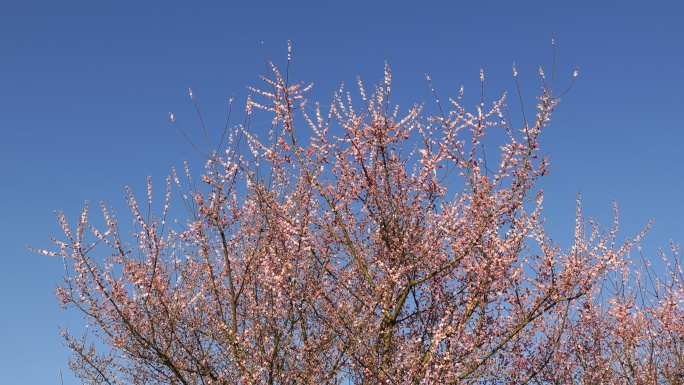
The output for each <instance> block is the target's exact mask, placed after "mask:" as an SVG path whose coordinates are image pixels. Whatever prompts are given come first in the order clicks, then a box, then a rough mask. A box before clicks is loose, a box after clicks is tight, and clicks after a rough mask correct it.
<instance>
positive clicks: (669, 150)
mask: <svg viewBox="0 0 684 385" xmlns="http://www.w3.org/2000/svg"><path fill="white" fill-rule="evenodd" d="M682 20H684V5H681V3H680V2H675V1H669V2H650V3H649V4H648V5H647V4H646V2H637V1H572V2H549V1H517V2H504V1H496V2H495V1H468V2H465V1H440V2H437V1H423V2H420V3H419V2H416V1H412V2H411V1H403V0H394V1H355V0H348V1H338V2H327V1H321V0H318V1H290V2H283V1H279V2H275V1H261V2H247V1H241V2H237V1H224V2H219V1H213V2H212V1H192V2H191V1H164V2H161V1H158V2H153V1H140V2H132V1H116V2H93V1H60V2H57V1H44V2H37V1H23V0H22V1H14V0H4V1H2V2H1V3H0V69H1V70H0V132H1V134H2V140H0V181H1V182H0V183H1V186H2V188H1V189H0V194H2V195H1V199H0V244H2V245H3V248H2V251H0V259H1V261H2V265H0V266H1V267H0V293H2V295H1V296H0V383H3V384H37V385H39V384H59V383H60V382H59V381H60V378H59V374H58V370H59V368H62V369H63V370H64V371H65V375H64V383H65V384H76V383H77V381H76V380H75V379H73V377H72V376H71V375H70V374H69V373H68V368H67V358H68V356H69V352H68V350H67V349H66V348H64V347H62V342H61V337H60V336H59V334H58V325H63V326H71V327H72V328H75V329H76V330H78V328H79V327H81V326H82V321H81V318H80V315H79V314H77V313H75V312H70V311H62V310H60V309H59V307H58V305H57V302H56V300H55V298H54V294H53V292H54V288H55V285H56V284H58V283H59V282H61V277H62V273H63V271H62V267H61V261H60V260H58V259H56V258H48V257H44V256H39V255H34V254H33V253H31V252H29V251H28V250H27V249H26V244H29V243H30V244H31V245H34V246H36V247H40V248H46V247H49V246H50V244H49V241H48V239H47V235H48V234H52V235H59V234H60V229H59V227H58V225H57V223H56V221H55V218H54V215H53V211H54V210H63V211H64V212H65V213H66V214H67V216H68V217H69V218H76V217H77V215H78V214H79V212H80V208H81V207H82V205H83V203H84V201H85V200H90V201H91V202H93V203H96V202H99V201H100V200H103V201H105V202H106V203H107V204H108V205H111V206H114V207H116V208H118V209H119V211H120V212H122V213H123V212H124V210H125V202H124V199H123V198H124V194H125V190H124V188H125V186H131V188H132V189H133V191H134V192H137V193H138V194H139V195H141V196H142V195H143V194H145V182H146V178H147V176H148V175H151V176H152V178H153V180H154V181H156V182H158V185H157V186H158V189H157V191H161V189H162V188H161V187H162V182H163V179H164V178H165V176H166V175H167V174H168V173H169V171H170V168H171V167H172V166H176V167H178V166H181V164H182V160H183V159H184V158H188V159H189V160H190V161H191V162H193V161H194V165H195V166H196V168H195V169H196V170H199V165H200V160H199V158H198V157H197V155H196V154H195V153H194V152H193V150H192V148H191V147H190V146H189V145H188V143H187V142H186V141H185V139H184V138H183V137H182V135H181V134H180V133H179V132H178V131H177V130H176V128H175V127H174V126H173V125H172V123H171V122H170V120H169V118H168V115H167V114H168V112H169V111H172V112H174V114H175V116H176V117H177V118H178V119H179V120H181V121H182V122H183V124H184V127H185V128H186V129H187V130H188V132H189V133H195V134H197V133H199V131H198V126H197V124H196V122H197V120H196V116H195V115H194V112H193V107H192V104H191V103H190V101H189V99H188V96H187V88H188V87H192V88H193V90H194V91H195V95H196V97H197V100H198V102H199V103H200V107H201V109H202V111H203V114H204V116H205V118H206V122H207V125H208V127H209V128H211V129H214V130H215V132H217V133H218V132H219V130H220V129H222V127H223V125H224V119H225V116H226V112H227V101H228V99H229V98H230V97H231V96H235V100H236V111H238V112H242V111H243V106H244V101H245V99H246V96H247V95H248V94H249V92H248V90H247V89H246V86H248V85H259V79H258V76H259V75H260V74H262V73H264V60H263V57H264V51H265V52H266V54H267V55H268V57H269V58H270V59H272V60H274V61H275V62H276V63H284V60H285V58H286V42H287V40H292V43H293V47H294V55H293V64H292V71H291V73H292V76H293V77H294V78H295V79H299V80H303V81H309V82H314V83H315V88H314V91H313V92H312V96H311V98H312V99H317V100H321V101H322V102H323V103H324V102H325V101H327V100H329V99H330V95H331V94H332V92H333V91H334V90H335V89H337V88H338V87H339V85H340V83H342V82H345V83H346V84H348V85H349V86H350V89H351V86H353V85H354V84H355V80H354V79H355V77H356V76H357V75H359V76H361V77H362V79H364V83H365V84H367V85H371V84H375V83H377V82H378V81H380V79H381V78H382V76H383V63H384V62H385V61H387V62H388V63H389V64H390V66H391V68H392V73H393V91H394V92H395V95H396V98H395V101H398V102H399V103H400V104H402V106H404V107H406V108H408V107H409V106H410V105H412V104H413V103H414V102H419V101H422V100H425V101H427V102H428V103H429V102H430V101H431V96H430V92H429V89H428V88H427V85H426V83H425V79H424V74H425V73H427V74H429V75H430V76H431V77H432V79H433V81H434V83H435V85H436V86H437V88H438V90H439V91H440V93H441V94H444V95H446V94H450V95H456V93H457V91H458V88H459V87H460V86H461V85H464V86H465V91H466V100H468V98H472V99H471V100H472V101H473V104H472V106H474V105H475V103H476V102H477V101H478V100H479V99H478V98H479V69H480V68H484V70H485V75H486V95H487V99H488V100H490V101H491V100H494V99H498V98H499V97H500V95H501V93H502V92H503V91H504V90H509V91H513V90H514V81H513V78H512V75H511V62H513V61H515V62H516V63H517V66H518V71H519V73H520V80H521V82H522V87H523V92H524V93H525V95H526V96H527V97H528V108H532V107H533V104H532V103H529V101H530V100H531V97H532V96H533V95H534V93H535V92H536V91H538V90H539V86H540V83H539V79H538V75H537V68H538V67H539V66H544V67H545V68H547V69H550V65H551V59H552V51H551V45H550V41H551V36H552V34H553V35H555V38H556V42H557V44H556V51H557V68H556V69H557V74H558V77H559V83H558V84H560V85H563V84H564V83H563V82H564V81H565V80H567V81H569V80H570V79H571V76H572V71H573V70H574V68H575V67H579V72H580V75H579V77H578V79H577V83H576V85H575V87H574V88H573V89H572V91H571V92H570V93H569V94H567V95H566V96H565V97H564V98H563V101H562V102H561V104H560V105H559V107H558V110H557V112H556V114H555V115H554V117H553V120H552V125H551V127H550V128H549V129H548V130H547V131H546V133H544V134H543V135H542V140H541V146H542V151H543V152H545V153H548V154H549V155H550V162H551V174H550V175H549V176H548V177H546V178H544V180H543V181H542V182H541V183H540V185H539V186H540V187H542V188H544V190H545V191H546V195H545V201H544V207H545V214H546V216H547V218H548V219H547V224H548V226H549V227H548V228H549V231H550V235H551V236H552V237H553V238H554V239H556V240H557V241H558V243H559V244H561V245H562V246H567V245H568V242H569V239H570V236H571V235H572V228H573V225H574V208H575V199H576V195H577V193H578V192H581V193H582V196H583V207H584V212H585V214H586V215H588V216H591V217H593V218H596V219H598V220H599V221H601V222H602V223H604V224H606V225H609V224H610V221H611V220H612V206H611V202H612V200H615V201H617V203H618V207H619V209H620V220H621V230H622V235H623V236H629V235H635V234H636V233H638V232H639V231H640V230H641V229H642V228H643V227H644V226H645V224H646V223H647V222H648V220H649V219H651V218H653V219H654V220H655V224H654V226H653V229H652V230H651V231H650V233H649V234H648V235H647V237H646V239H645V240H644V242H642V245H643V249H644V255H645V256H647V257H651V258H653V259H654V260H659V256H658V254H657V249H658V247H659V246H663V247H667V246H668V242H669V240H670V239H672V240H673V241H675V242H676V243H679V242H684V224H683V222H682V220H681V218H684V203H682V202H683V201H682V198H681V196H682V191H681V190H682V187H683V186H684V181H683V172H682V170H683V167H682V166H683V165H684V161H683V160H682V157H681V151H680V148H681V146H682V143H683V142H684V127H683V126H684V123H682V118H681V111H683V110H682V105H684V93H683V90H684V76H683V75H682V72H681V68H682V62H683V59H684V49H683V47H684V46H683V40H684V23H682V22H681V21H682ZM262 42H263V46H264V48H263V49H262V45H261V43H262ZM512 100H514V99H512ZM512 104H513V103H512ZM236 116H237V115H236ZM240 116H241V115H240ZM240 121H241V119H236V120H234V122H235V123H238V122H240ZM255 129H258V127H255ZM160 198H161V197H160Z"/></svg>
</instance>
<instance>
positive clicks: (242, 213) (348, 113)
mask: <svg viewBox="0 0 684 385" xmlns="http://www.w3.org/2000/svg"><path fill="white" fill-rule="evenodd" d="M288 68H289V57H288ZM271 70H272V75H270V76H269V77H264V78H263V80H264V82H265V85H266V86H265V89H264V90H262V89H252V90H253V91H254V93H255V95H256V97H257V98H259V99H260V100H252V99H251V98H250V99H248V100H247V106H246V110H247V124H246V125H245V126H238V127H237V128H235V129H232V130H230V131H228V132H227V134H226V135H227V136H226V137H225V141H226V142H227V143H228V149H227V150H226V151H225V153H223V151H219V150H218V149H217V150H216V151H214V152H212V153H210V154H207V155H206V157H207V163H206V171H205V172H204V174H203V175H202V176H201V182H202V183H201V185H200V186H197V185H195V183H194V179H193V178H192V177H191V176H190V172H189V171H188V170H189V167H188V166H187V164H186V166H185V174H186V176H187V179H188V182H187V187H186V186H185V183H182V182H181V181H180V178H179V177H178V174H177V173H176V172H175V171H173V173H172V176H171V177H170V178H169V179H168V180H167V192H166V201H165V204H164V208H163V211H162V213H161V215H160V216H155V215H154V214H153V213H152V212H147V213H145V212H143V210H141V209H140V207H139V206H138V204H137V203H136V200H135V198H134V196H133V194H132V193H131V192H130V191H129V192H128V196H127V201H128V205H129V206H130V208H131V210H132V213H133V214H134V216H135V218H136V223H137V225H136V228H135V230H134V231H133V232H131V233H130V235H131V236H132V241H131V243H126V237H127V235H126V233H122V232H121V231H120V229H119V223H118V220H117V219H116V217H115V216H114V213H113V211H112V210H110V209H108V208H106V206H105V205H104V204H102V205H101V211H102V214H103V216H104V219H105V221H106V224H107V225H106V228H105V229H104V230H98V229H96V228H95V226H93V225H91V224H90V222H89V219H88V213H89V208H88V206H87V205H86V207H85V208H84V209H83V212H82V214H81V216H80V218H79V220H78V223H77V225H76V226H75V227H71V226H70V225H69V224H68V223H67V220H66V218H65V216H64V214H61V213H60V214H58V219H59V222H60V224H61V226H62V228H63V230H64V238H62V239H53V241H54V242H55V244H56V245H58V246H59V248H60V251H59V252H49V251H41V252H43V253H45V254H49V255H53V256H61V257H62V258H63V259H64V261H65V269H66V272H67V276H66V278H65V282H64V284H63V285H62V286H61V287H59V288H58V292H57V294H58V298H59V301H60V303H61V304H62V306H63V307H76V308H77V309H79V310H80V311H81V312H83V313H84V314H85V316H86V319H87V322H88V326H89V332H88V333H89V335H88V339H86V336H84V337H82V338H78V337H75V336H73V335H72V334H70V333H69V332H68V330H65V331H64V332H63V334H64V337H65V339H66V344H67V345H68V346H69V347H70V348H71V349H72V350H73V352H74V356H73V358H72V360H71V367H72V369H73V370H75V371H76V373H77V374H78V375H79V376H80V377H81V378H82V379H83V380H84V381H87V382H88V383H107V384H118V383H134V384H143V383H144V384H155V383H159V384H234V383H235V384H262V383H267V384H341V383H352V384H377V383H392V384H403V383H421V384H433V383H434V384H455V383H464V384H467V383H530V382H532V383H534V382H536V383H568V382H582V381H585V382H586V381H589V382H592V383H597V382H600V381H598V380H596V381H595V380H587V378H588V377H587V373H590V372H593V371H594V369H591V368H588V367H587V366H586V365H588V364H587V363H586V362H584V363H582V360H581V358H582V357H583V356H582V355H581V354H578V353H577V352H578V350H577V349H576V347H577V346H578V343H577V341H578V338H580V337H582V338H583V337H584V336H586V335H588V334H591V333H592V332H597V333H601V332H602V331H601V330H600V329H601V327H603V326H602V325H599V324H597V322H599V321H600V317H598V316H595V314H594V315H591V316H588V314H590V313H591V310H592V309H593V308H592V306H595V305H596V294H597V293H598V292H599V291H600V290H601V287H602V286H601V282H602V279H603V278H604V277H606V274H607V273H608V272H611V271H615V269H617V268H623V267H625V266H626V259H625V258H626V253H627V252H628V250H630V248H631V247H632V246H633V245H634V244H635V242H637V241H638V239H639V238H640V237H641V235H639V236H637V237H636V238H635V239H634V240H627V241H624V242H618V241H617V239H616V232H617V211H616V222H615V224H614V226H613V227H612V229H610V230H609V231H607V232H605V231H602V230H601V229H600V228H599V227H598V225H596V224H595V223H593V222H587V221H585V220H584V219H583V217H582V216H581V213H580V210H579V199H578V209H577V217H576V227H575V232H574V242H573V245H572V246H571V247H570V249H569V251H567V252H564V251H562V250H561V249H560V248H559V247H558V246H557V245H556V244H554V243H553V241H552V240H551V239H550V237H549V236H547V234H546V232H545V230H544V226H543V218H542V216H541V215H542V214H541V209H542V206H541V204H542V192H541V191H537V190H535V189H534V183H535V181H536V180H537V179H538V178H539V177H541V176H543V175H545V174H546V173H547V172H548V163H547V157H546V156H539V155H538V154H539V148H538V137H539V135H540V134H541V132H542V131H543V130H544V129H545V128H546V127H547V125H548V123H549V120H550V117H551V114H552V112H553V110H554V108H555V107H556V105H557V103H558V102H559V100H560V99H559V96H560V95H562V93H561V94H559V95H557V94H554V93H553V81H551V82H550V83H549V84H547V79H546V77H545V76H544V73H543V71H541V69H540V75H541V80H542V83H543V88H542V92H541V95H540V96H539V98H538V105H537V112H536V116H535V118H534V119H533V120H529V121H528V120H527V119H526V117H525V113H524V110H523V114H522V116H523V119H522V123H521V124H517V125H514V124H513V123H511V121H510V120H509V119H507V115H508V112H507V109H506V95H504V96H503V97H502V98H501V99H499V100H497V101H494V102H493V103H491V105H490V107H488V108H485V100H484V95H483V100H482V103H481V104H480V105H478V106H477V107H476V109H475V111H474V112H472V113H471V112H468V111H467V110H466V109H465V108H464V107H463V106H462V103H461V97H462V95H463V89H461V92H460V94H459V96H458V97H457V98H455V99H449V102H448V103H446V104H443V103H441V102H440V101H439V98H437V92H436V91H435V89H434V88H433V87H432V83H431V81H430V79H429V78H428V84H429V86H430V88H431V89H432V91H433V93H434V95H435V100H436V108H435V110H436V111H437V113H435V114H427V115H424V114H423V112H422V110H423V105H416V106H414V107H413V108H411V109H410V110H409V111H408V112H407V113H406V114H399V108H398V107H397V106H395V105H393V104H392V103H391V102H390V97H391V95H392V94H391V74H390V70H389V67H387V66H386V68H385V76H384V81H383V82H382V83H381V84H380V85H379V86H377V87H375V89H374V91H373V92H372V93H369V94H367V93H366V91H365V89H364V86H363V85H362V83H361V80H359V81H358V88H359V94H360V102H359V103H354V102H353V101H352V97H351V96H350V95H349V94H348V93H345V92H344V90H343V89H340V91H339V92H338V93H336V94H335V96H334V101H333V103H332V105H331V106H330V109H329V111H327V113H325V112H324V111H323V110H322V107H321V106H320V105H319V104H316V105H315V107H312V106H310V105H309V104H307V101H306V100H305V95H306V93H307V91H308V90H309V89H310V86H304V85H303V84H301V83H298V84H292V83H291V82H290V81H289V76H288V72H285V73H281V72H280V71H279V70H278V68H276V67H275V66H274V65H271ZM513 72H514V77H515V79H516V82H517V71H516V70H515V66H514V67H513ZM574 76H575V77H576V76H577V72H575V74H574ZM480 77H481V81H482V82H484V74H483V73H482V72H481V73H480ZM573 82H574V78H573ZM191 97H192V92H191ZM193 101H194V98H193ZM264 112H266V113H269V114H271V116H272V119H273V120H272V126H271V130H270V131H269V132H268V133H267V135H266V133H258V132H255V131H254V130H250V129H249V118H250V117H251V116H252V115H253V114H257V113H264ZM171 119H172V120H173V121H174V122H176V120H175V118H174V116H173V115H171ZM260 134H261V135H260ZM485 135H487V137H485ZM219 148H220V146H219ZM148 183H150V184H149V186H150V187H149V189H148V199H149V203H150V205H151V202H152V193H151V191H152V187H151V182H149V181H148ZM174 185H175V186H177V187H178V189H179V190H181V191H185V194H186V195H182V199H181V201H182V202H183V204H184V205H185V208H186V209H187V212H188V214H189V215H188V218H187V222H186V223H185V224H184V225H183V226H180V225H179V226H176V227H175V228H174V227H172V226H170V225H169V223H168V219H167V215H168V213H169V207H170V202H171V190H172V187H173V186H174ZM107 250H108V251H107ZM615 298H616V299H618V297H615ZM582 309H585V310H582ZM585 318H587V320H585ZM591 325H594V326H596V328H597V329H596V330H594V329H590V328H588V326H591ZM608 333H610V330H609V331H608ZM612 336H613V335H611V337H612ZM587 338H588V337H587ZM91 339H93V340H94V341H95V342H91ZM625 353H628V350H625ZM584 357H588V356H586V355H585V356H584ZM599 357H602V356H601V354H597V355H595V356H594V358H599ZM609 358H610V357H607V358H606V360H608V359H609ZM613 362H614V361H613ZM582 364H584V365H585V366H582ZM610 365H611V364H610V363H609V366H610ZM559 368H565V369H566V370H559ZM583 376H584V377H583ZM615 378H617V377H614V376H613V377H611V376H610V375H609V374H606V375H605V376H604V377H602V379H601V381H603V380H606V381H608V382H610V380H611V379H615Z"/></svg>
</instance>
